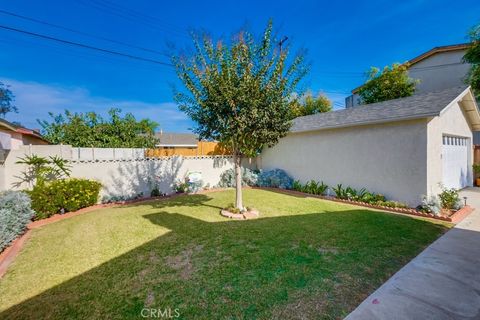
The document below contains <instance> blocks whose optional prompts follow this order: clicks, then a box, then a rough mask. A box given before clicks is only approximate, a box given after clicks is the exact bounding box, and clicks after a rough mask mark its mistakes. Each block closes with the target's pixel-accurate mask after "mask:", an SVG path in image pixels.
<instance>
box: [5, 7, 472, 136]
mask: <svg viewBox="0 0 480 320" xmlns="http://www.w3.org/2000/svg"><path fill="white" fill-rule="evenodd" d="M0 10H5V11H8V12H12V13H15V14H19V15H23V16H27V17H29V18H34V19H38V20H42V21H45V22H48V23H52V24H56V25H60V26H63V27H65V28H70V29H74V30H78V31H81V32H83V33H87V34H92V35H95V36H96V37H97V38H93V37H90V36H86V35H81V34H78V33H73V32H69V31H66V30H62V29H57V28H53V27H49V26H45V25H42V24H38V23H34V22H31V21H25V20H22V19H19V18H14V17H11V16H8V15H5V14H0V25H4V26H9V27H15V28H19V29H23V30H28V31H31V32H36V33H41V34H46V35H50V36H54V37H58V38H62V39H66V40H71V41H76V42H82V43H85V44H89V45H93V46H97V47H101V48H106V49H110V50H116V51H121V52H124V53H128V54H133V55H138V56H142V57H145V58H150V59H155V60H161V61H165V62H168V58H167V57H165V56H163V55H162V54H160V53H162V52H165V50H166V48H167V44H169V43H173V44H174V45H175V46H176V47H185V46H188V45H189V44H190V40H189V36H188V32H189V30H192V29H195V30H199V29H203V30H207V31H209V32H210V33H211V34H212V35H213V36H214V37H219V36H224V37H228V36H230V35H231V34H232V33H234V32H236V31H238V30H240V29H241V28H242V27H245V26H247V27H248V28H249V29H250V30H252V31H253V32H254V33H256V34H258V33H260V32H261V31H262V29H263V28H264V27H265V24H266V23H267V21H268V19H269V18H272V19H273V21H274V24H275V27H276V28H277V31H278V34H279V35H286V36H288V38H289V41H290V42H291V45H292V46H293V48H305V49H307V50H308V55H307V57H308V59H309V61H311V62H312V69H311V72H310V74H309V75H308V77H307V79H306V85H307V87H308V88H310V89H311V90H312V91H313V92H320V91H321V92H324V93H325V94H326V95H327V96H329V97H330V98H331V99H332V101H334V103H335V107H336V108H341V107H342V106H343V104H344V103H343V99H344V97H345V96H347V95H348V93H349V91H350V90H351V89H352V88H354V87H356V86H358V85H359V84H361V83H363V81H364V80H365V79H364V75H363V73H364V72H365V71H366V70H367V69H368V68H369V67H370V66H383V65H386V64H390V63H392V62H404V61H406V60H409V59H411V58H413V57H415V56H417V55H419V54H421V53H422V52H424V51H427V50H429V49H431V48H432V47H435V46H440V45H447V44H456V43H463V42H466V36H465V35H466V32H467V31H468V29H469V28H470V27H472V26H473V25H475V24H477V23H479V22H480V1H478V0H477V1H451V0H449V1H443V0H440V1H418V0H416V1H337V2H336V3H335V2H334V1H300V0H299V1H281V0H277V1H258V0H257V1H250V0H249V1H153V0H150V1H146V0H136V1H131V0H130V1H127V0H124V1H114V0H70V1H59V0H58V1H53V0H44V1H27V0H16V1H9V2H6V1H3V2H2V3H1V4H0ZM98 37H101V38H106V39H110V40H116V41H121V42H124V43H127V44H129V45H133V46H137V47H143V48H146V49H149V50H154V51H158V52H160V53H155V52H151V51H145V50H140V49H136V48H132V47H131V46H124V45H120V44H116V43H112V42H109V41H105V40H101V39H98ZM0 81H1V82H3V83H5V84H7V85H10V86H11V90H12V91H13V92H14V94H15V95H16V97H17V98H16V105H17V106H18V108H19V113H18V114H10V115H8V116H7V119H8V120H15V121H20V122H21V123H22V124H24V125H25V126H29V127H32V128H36V127H38V124H37V123H36V119H47V118H48V115H47V113H48V112H54V113H59V112H62V110H64V109H68V110H72V111H92V110H95V111H97V112H100V113H105V111H106V110H107V109H109V108H111V107H120V108H121V109H122V110H124V111H128V112H132V113H133V114H134V115H135V116H137V117H139V118H143V117H149V118H151V119H153V120H155V121H157V122H159V123H160V127H161V128H162V129H163V130H164V131H177V132H183V131H187V130H188V128H190V127H192V126H193V124H192V123H191V121H190V120H189V119H188V118H187V117H186V116H185V115H184V114H183V113H181V112H180V111H179V110H178V109H177V107H176V105H175V103H174V102H173V97H172V91H171V87H170V85H171V84H176V85H178V81H177V79H176V75H175V73H174V71H173V70H172V68H170V67H165V66H161V65H155V64H151V63H147V62H141V61H134V60H131V59H127V58H123V57H116V56H111V55H107V54H102V53H97V52H92V51H89V50H86V49H81V48H75V47H69V46H64V45H60V44H57V43H53V42H49V41H46V40H40V39H36V38H33V37H30V36H26V35H21V34H17V33H13V32H11V31H6V30H1V29H0Z"/></svg>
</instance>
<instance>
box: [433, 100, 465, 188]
mask: <svg viewBox="0 0 480 320" xmlns="http://www.w3.org/2000/svg"><path fill="white" fill-rule="evenodd" d="M443 135H450V136H457V137H464V138H468V141H469V142H468V143H469V146H468V148H469V152H470V153H469V156H468V161H469V163H468V168H469V170H470V171H469V174H468V180H469V181H470V182H471V184H472V183H473V173H472V164H473V151H472V129H471V128H470V125H469V124H468V121H467V118H466V116H465V114H464V111H463V109H462V108H461V107H460V105H459V104H458V103H457V102H455V103H453V104H452V105H451V106H449V107H448V108H446V109H445V110H444V111H443V112H442V113H441V115H440V116H439V117H435V118H433V119H431V120H430V121H429V122H428V155H427V158H428V174H427V185H428V193H429V194H432V195H436V194H438V193H439V192H440V189H441V188H440V186H439V184H440V183H442V178H443V164H442V145H443V142H442V137H443ZM471 184H470V185H471Z"/></svg>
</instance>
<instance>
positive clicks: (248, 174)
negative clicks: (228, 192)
mask: <svg viewBox="0 0 480 320" xmlns="http://www.w3.org/2000/svg"><path fill="white" fill-rule="evenodd" d="M258 173H259V172H258V171H256V170H252V169H249V168H244V167H242V185H243V186H250V187H253V186H255V185H256V184H257V180H258ZM218 187H220V188H234V187H235V171H234V170H233V169H228V170H225V171H224V172H222V174H221V175H220V182H219V183H218Z"/></svg>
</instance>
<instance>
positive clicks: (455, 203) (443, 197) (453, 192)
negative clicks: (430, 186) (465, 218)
mask: <svg viewBox="0 0 480 320" xmlns="http://www.w3.org/2000/svg"><path fill="white" fill-rule="evenodd" d="M441 188H442V192H441V193H439V194H438V198H439V199H440V204H441V206H442V208H443V209H446V210H454V211H456V210H459V209H460V208H462V207H463V204H462V200H460V195H459V194H458V190H457V189H454V188H451V189H448V188H445V187H444V186H441Z"/></svg>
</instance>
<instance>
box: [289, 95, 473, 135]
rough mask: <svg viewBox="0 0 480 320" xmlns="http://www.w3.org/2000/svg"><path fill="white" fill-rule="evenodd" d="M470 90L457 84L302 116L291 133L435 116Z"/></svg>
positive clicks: (295, 120) (294, 124) (293, 126)
mask: <svg viewBox="0 0 480 320" xmlns="http://www.w3.org/2000/svg"><path fill="white" fill-rule="evenodd" d="M468 90H469V88H467V87H455V88H450V89H445V90H442V91H435V92H427V93H421V94H416V95H413V96H410V97H406V98H400V99H394V100H388V101H384V102H379V103H372V104H367V105H360V106H356V107H353V108H348V109H342V110H336V111H331V112H326V113H318V114H314V115H310V116H304V117H299V118H296V119H294V120H293V125H292V128H291V130H290V132H304V131H313V130H321V129H332V128H342V127H349V126H357V125H367V124H374V123H385V122H391V121H400V120H409V119H421V118H428V117H434V116H438V115H440V112H441V111H442V110H443V109H444V108H445V107H447V106H448V105H449V104H450V103H451V102H452V101H453V100H455V99H456V98H457V97H459V96H460V95H462V94H464V93H465V92H466V91H468ZM475 112H476V114H477V115H478V110H475Z"/></svg>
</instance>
